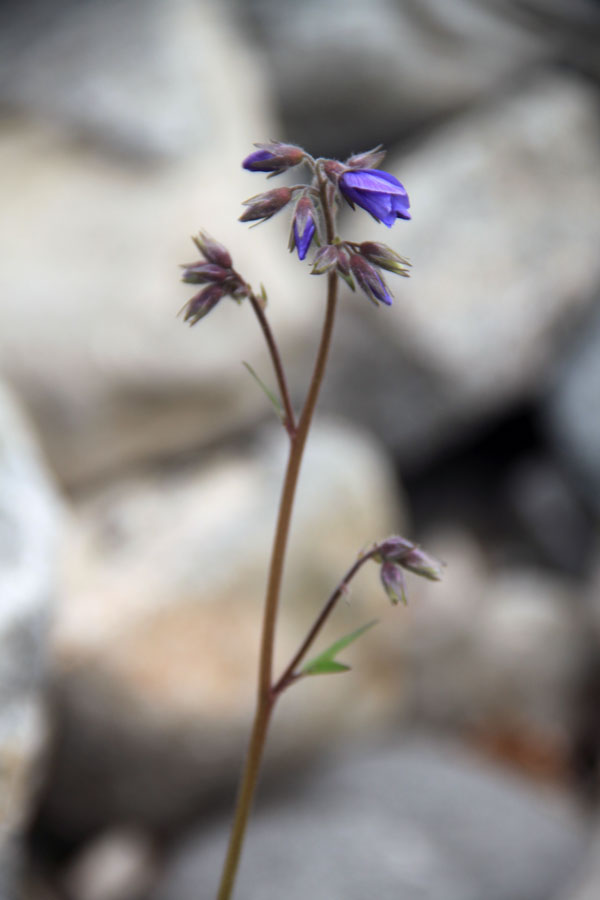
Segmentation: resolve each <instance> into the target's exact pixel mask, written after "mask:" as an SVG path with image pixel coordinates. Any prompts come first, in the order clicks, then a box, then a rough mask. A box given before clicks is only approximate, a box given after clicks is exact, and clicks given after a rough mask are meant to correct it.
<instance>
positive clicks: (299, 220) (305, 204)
mask: <svg viewBox="0 0 600 900" xmlns="http://www.w3.org/2000/svg"><path fill="white" fill-rule="evenodd" d="M316 230H317V226H316V223H315V209H314V206H313V204H312V201H311V199H310V197H307V196H306V195H304V196H302V197H301V198H300V200H299V201H298V203H297V204H296V211H295V213H294V218H293V221H292V233H291V235H290V250H293V249H294V247H295V248H296V249H297V250H298V258H299V259H304V258H305V256H306V254H307V253H308V248H309V247H310V245H311V242H312V239H313V237H314V235H315V231H316Z"/></svg>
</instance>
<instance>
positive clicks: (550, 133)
mask: <svg viewBox="0 0 600 900" xmlns="http://www.w3.org/2000/svg"><path fill="white" fill-rule="evenodd" d="M599 136H600V122H599V119H598V113H597V103H596V96H595V94H594V93H593V92H592V91H591V90H590V89H589V88H587V87H586V86H585V84H583V83H581V82H580V81H578V80H577V79H576V78H574V77H572V76H560V77H559V76H557V77H555V78H553V79H551V80H543V81H538V82H535V83H531V84H529V85H527V86H526V87H521V88H520V89H519V93H518V94H513V95H512V96H511V97H509V98H507V99H505V100H503V101H502V102H500V103H497V104H496V105H494V106H490V107H488V108H487V109H486V110H485V111H479V112H478V113H476V114H472V115H470V116H468V117H465V118H464V119H463V120H462V121H458V122H455V124H454V125H453V126H452V127H451V128H448V129H447V130H445V131H443V132H442V131H438V132H436V133H435V134H434V135H433V136H432V137H431V138H430V140H429V141H428V142H427V143H426V144H424V145H423V146H421V147H419V148H418V150H417V151H415V152H414V153H413V154H411V156H410V157H409V158H406V159H404V160H391V161H390V162H389V163H388V164H387V168H388V169H389V170H390V171H392V172H393V173H394V174H396V175H397V176H398V177H399V178H400V180H401V181H402V182H403V183H404V184H405V185H406V186H407V189H408V192H409V194H410V197H411V201H412V212H413V220H412V221H411V222H402V221H399V222H397V223H396V224H395V225H394V227H393V229H392V230H391V231H389V232H388V231H387V230H386V229H385V228H384V227H383V226H381V225H376V224H374V223H373V222H372V221H370V220H369V219H368V217H367V215H366V213H364V212H363V211H361V210H358V211H357V212H356V213H353V214H348V216H349V218H348V219H347V220H346V222H345V223H344V225H343V227H342V233H345V234H348V232H349V236H351V237H352V238H353V239H354V240H364V239H365V238H368V239H372V240H380V241H387V242H388V243H389V244H390V245H391V246H392V247H393V248H394V249H395V250H398V251H399V252H400V253H402V254H404V255H407V256H408V257H409V258H411V259H412V262H413V269H412V278H411V279H410V280H408V281H406V280H400V279H396V280H395V281H396V283H394V284H392V287H393V289H395V293H396V300H395V304H394V306H393V307H392V308H381V309H379V310H376V311H375V312H374V311H373V309H372V307H371V305H370V304H369V303H368V301H366V300H365V299H364V298H361V296H360V295H358V294H357V295H356V297H352V298H347V299H345V300H344V303H345V304H346V307H347V308H345V315H344V316H343V317H341V320H340V335H339V341H340V345H341V347H343V348H344V350H343V353H340V354H339V355H338V356H337V357H334V367H333V371H332V377H331V378H330V380H329V382H328V387H329V389H330V392H331V393H330V396H331V398H332V399H331V401H330V402H331V403H332V404H333V403H334V402H335V404H336V408H338V409H340V408H341V409H342V410H343V411H344V412H345V413H346V414H349V411H350V410H352V411H353V413H352V415H353V417H355V416H356V415H359V416H360V417H361V418H362V419H363V421H365V422H367V423H368V424H369V425H370V426H371V427H372V428H373V429H374V430H376V431H377V433H378V434H380V435H381V436H382V437H384V439H385V440H386V441H387V442H388V443H389V444H391V445H392V446H394V447H395V449H396V450H397V452H398V454H399V455H400V457H401V459H402V460H403V461H405V462H411V461H415V460H416V461H418V462H419V463H420V462H422V460H423V458H424V457H426V456H427V455H429V454H432V453H434V452H435V451H436V448H439V447H440V446H441V445H442V444H443V443H444V442H447V441H448V440H452V439H453V438H455V436H456V435H457V434H460V433H461V432H464V430H465V429H467V428H468V427H469V425H470V424H473V423H475V422H477V421H481V420H482V419H484V418H485V417H486V416H489V415H490V413H491V412H492V411H499V410H501V409H502V408H505V407H506V406H508V404H510V403H514V402H515V401H516V400H518V399H520V400H522V399H523V398H526V397H531V396H532V395H534V394H535V393H536V392H537V391H539V389H540V386H541V385H542V384H543V383H544V379H545V377H546V374H547V372H548V371H549V369H550V368H551V366H552V365H553V364H554V361H555V359H556V357H557V354H558V353H559V352H560V348H561V346H562V344H563V342H564V340H565V335H566V333H567V327H568V326H569V325H570V324H571V323H572V322H573V321H574V319H575V318H576V317H577V316H578V315H579V314H580V313H581V312H582V311H583V310H584V309H585V307H586V305H588V304H589V302H590V299H591V297H593V296H594V293H595V291H596V288H597V285H598V283H600V257H599V255H598V253H597V236H598V227H597V214H596V210H597V209H598V207H599V206H600V158H599V156H598V152H597V147H598V140H599ZM549 148H551V150H550V149H549ZM557 185H564V189H561V191H560V209H558V208H557V205H556V204H557V202H558V201H555V197H556V191H557ZM393 277H394V276H391V277H390V283H392V278H393ZM336 364H337V365H336Z"/></svg>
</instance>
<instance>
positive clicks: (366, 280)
mask: <svg viewBox="0 0 600 900" xmlns="http://www.w3.org/2000/svg"><path fill="white" fill-rule="evenodd" d="M256 147H257V149H256V150H255V151H254V153H251V154H250V156H248V157H246V159H245V160H244V161H243V163H242V165H243V167H244V168H245V169H248V170H249V171H251V172H268V173H269V177H271V176H273V175H279V174H280V173H282V172H285V171H286V170H287V169H289V168H291V167H293V166H297V165H298V164H299V163H306V164H307V166H308V167H309V168H310V169H311V170H312V173H313V179H312V183H311V184H310V185H308V184H306V185H294V186H293V187H290V188H279V189H277V190H272V191H267V192H266V193H264V194H258V195H257V196H255V197H251V198H250V199H249V200H246V201H245V203H244V206H246V207H247V209H246V211H245V212H244V213H243V215H242V216H240V221H242V222H265V221H266V220H267V219H270V218H271V216H274V215H275V214H276V213H278V212H280V211H281V210H282V209H284V208H285V207H286V206H287V205H288V204H289V203H290V202H291V201H292V199H293V198H294V196H296V203H295V207H294V212H293V215H292V224H291V230H290V241H289V248H290V250H291V251H292V250H294V249H295V250H297V251H298V257H299V259H305V257H306V255H307V253H308V251H309V249H310V247H311V245H312V244H313V243H316V244H317V245H318V247H319V249H318V250H317V253H316V255H315V258H314V261H313V268H312V273H311V274H313V275H323V274H325V273H331V272H336V273H337V274H338V275H339V276H340V277H341V278H343V279H344V280H345V281H346V282H347V283H348V284H349V285H350V287H351V288H352V290H355V288H356V285H358V287H359V288H360V289H361V290H362V291H363V292H364V293H365V294H366V296H367V297H368V298H369V300H371V301H372V303H374V304H375V305H376V306H378V305H379V304H380V303H383V304H385V305H386V306H389V305H390V304H391V303H392V295H391V293H390V291H389V289H388V286H387V285H386V283H385V281H384V279H383V276H382V274H381V271H380V270H382V269H384V270H386V271H388V272H393V273H394V274H396V275H402V276H404V277H407V276H408V275H409V271H408V268H409V266H410V263H409V262H408V260H406V259H405V258H404V257H402V256H400V255H399V254H398V253H396V252H395V251H394V250H392V249H391V248H390V247H387V246H386V245H385V244H379V243H376V242H374V241H365V242H363V243H362V244H356V243H353V242H351V241H341V240H340V239H339V238H338V237H335V241H334V242H331V237H332V225H331V223H332V221H333V219H334V215H335V206H336V203H337V201H339V200H340V199H342V198H343V199H345V200H346V201H347V202H348V204H349V205H350V206H351V207H352V208H353V209H354V208H355V206H360V207H361V208H362V209H364V210H366V211H367V212H368V213H370V214H371V215H372V216H373V218H374V219H376V220H377V221H378V222H383V223H384V224H385V225H387V226H388V227H391V226H392V225H393V223H394V222H395V221H396V219H398V218H401V219H410V212H409V207H410V203H409V200H408V194H407V193H406V191H405V189H404V186H403V185H402V184H401V183H400V182H399V181H398V179H397V178H396V177H395V176H394V175H391V174H390V173H389V172H383V171H381V170H379V169H377V168H376V166H378V165H380V164H381V163H382V162H383V158H384V156H385V152H384V151H383V150H382V149H381V147H375V148H374V149H373V150H369V151H367V152H366V153H357V154H354V155H353V156H350V157H349V158H348V159H347V160H346V162H344V163H342V162H339V160H337V159H317V160H315V159H313V158H312V157H311V156H310V155H309V154H308V153H305V151H304V150H302V149H301V148H300V147H296V146H295V145H293V144H283V143H278V142H275V141H273V142H271V143H269V144H257V145H256ZM324 207H325V208H324ZM324 222H328V223H329V224H328V226H327V229H325V228H324V225H323V223H324ZM324 231H327V235H328V238H329V242H328V243H327V244H325V245H323V244H322V239H321V238H320V236H321V235H322V234H323V233H324Z"/></svg>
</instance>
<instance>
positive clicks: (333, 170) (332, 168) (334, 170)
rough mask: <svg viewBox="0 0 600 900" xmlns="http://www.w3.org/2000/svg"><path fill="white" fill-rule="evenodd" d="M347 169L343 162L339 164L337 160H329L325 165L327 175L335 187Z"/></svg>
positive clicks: (324, 169)
mask: <svg viewBox="0 0 600 900" xmlns="http://www.w3.org/2000/svg"><path fill="white" fill-rule="evenodd" d="M345 168H346V167H345V166H344V165H342V163H341V162H338V161H337V159H328V160H326V161H325V163H324V164H323V171H324V172H325V175H326V176H327V178H329V180H330V181H331V182H333V184H335V185H337V183H338V180H339V178H340V175H342V174H343V172H344V171H345Z"/></svg>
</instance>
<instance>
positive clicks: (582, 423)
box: [545, 305, 600, 514]
mask: <svg viewBox="0 0 600 900" xmlns="http://www.w3.org/2000/svg"><path fill="white" fill-rule="evenodd" d="M553 380H554V383H553V385H552V387H551V388H550V389H549V393H548V396H547V398H546V405H545V419H546V422H547V424H548V431H549V435H550V438H551V440H552V442H553V444H554V446H555V447H556V448H557V450H558V451H559V453H560V454H561V456H562V458H563V459H564V460H565V462H566V463H567V465H568V466H569V467H570V469H571V470H572V471H573V473H574V474H575V476H576V477H577V479H578V482H579V485H580V488H581V494H582V496H583V497H584V499H585V501H586V503H588V504H589V505H590V506H591V507H592V508H593V509H594V511H595V512H596V513H597V514H600V416H599V415H598V414H597V412H598V397H599V396H600V308H598V306H597V305H596V308H595V309H594V310H593V311H592V314H591V315H590V316H589V317H588V318H587V320H586V321H584V322H583V323H582V327H581V329H580V331H579V333H578V334H577V335H576V336H575V338H574V339H573V341H572V343H571V346H570V347H569V348H568V351H567V352H566V353H565V355H564V358H563V359H562V360H561V362H560V364H559V365H558V366H557V368H556V371H555V373H554V379H553Z"/></svg>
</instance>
